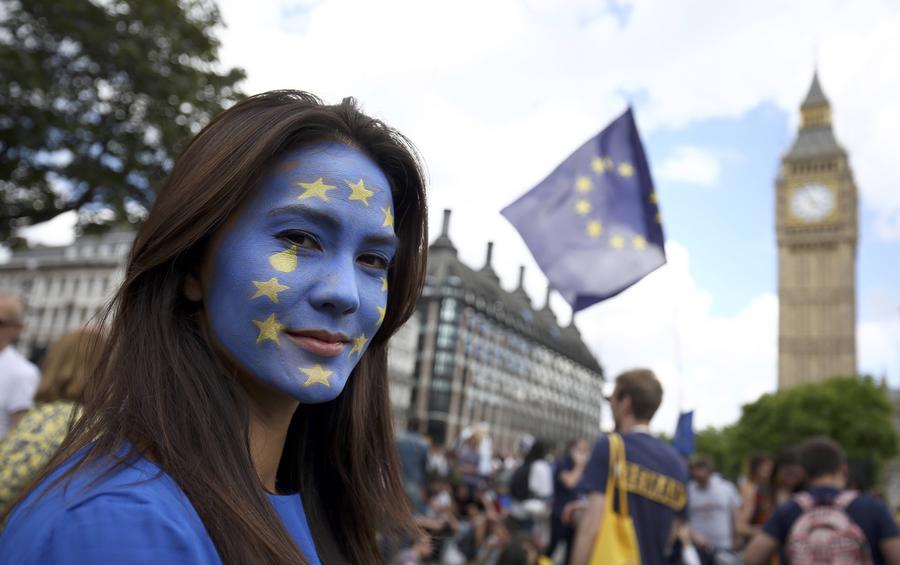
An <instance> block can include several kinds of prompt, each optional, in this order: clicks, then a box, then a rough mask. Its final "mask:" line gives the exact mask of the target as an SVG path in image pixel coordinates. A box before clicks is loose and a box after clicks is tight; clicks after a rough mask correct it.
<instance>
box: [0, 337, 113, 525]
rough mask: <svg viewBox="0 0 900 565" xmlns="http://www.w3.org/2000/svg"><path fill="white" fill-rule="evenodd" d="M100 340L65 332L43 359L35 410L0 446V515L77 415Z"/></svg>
mask: <svg viewBox="0 0 900 565" xmlns="http://www.w3.org/2000/svg"><path fill="white" fill-rule="evenodd" d="M99 336H100V334H99V333H98V332H96V331H94V330H88V329H80V330H76V331H73V332H69V333H67V334H65V335H64V336H62V337H61V338H60V339H59V341H57V342H56V343H55V344H54V345H53V347H51V348H50V351H48V352H47V355H46V357H44V361H43V363H41V382H40V385H39V386H38V389H37V392H36V393H35V395H34V400H35V403H36V404H35V406H34V407H33V408H32V409H31V410H29V411H28V412H27V413H26V414H25V415H24V416H23V418H22V420H21V421H20V422H19V424H18V425H17V426H16V427H15V428H13V429H12V430H11V431H10V432H9V434H8V435H6V436H5V437H4V438H3V440H2V441H0V510H2V509H3V508H5V507H6V505H7V504H8V503H9V501H10V500H12V499H13V497H15V496H16V495H17V494H18V493H19V492H20V491H21V490H22V488H23V487H24V486H25V485H26V484H27V483H28V481H29V480H30V479H31V478H32V477H34V475H35V474H37V472H38V471H40V470H41V469H42V468H43V467H44V465H46V464H47V461H48V460H49V459H50V457H51V456H52V455H53V454H54V453H55V452H56V450H57V449H58V448H59V446H60V444H62V441H63V439H65V437H66V432H67V431H68V428H69V422H70V421H71V420H72V419H73V417H77V415H78V413H80V404H81V395H82V393H83V392H84V386H85V384H86V383H87V381H88V380H89V378H90V375H91V374H92V373H93V370H94V368H95V367H96V366H97V364H98V362H99V355H98V352H99V343H98V340H99Z"/></svg>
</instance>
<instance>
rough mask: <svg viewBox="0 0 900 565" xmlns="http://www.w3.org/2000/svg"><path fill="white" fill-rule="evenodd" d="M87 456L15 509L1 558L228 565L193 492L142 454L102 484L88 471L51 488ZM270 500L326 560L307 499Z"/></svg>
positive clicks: (300, 540) (0, 539)
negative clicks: (310, 519) (318, 544)
mask: <svg viewBox="0 0 900 565" xmlns="http://www.w3.org/2000/svg"><path fill="white" fill-rule="evenodd" d="M80 457H81V455H80V454H77V455H75V456H73V457H72V458H71V459H69V460H68V461H67V462H66V463H64V464H63V465H61V466H60V467H59V468H58V469H56V470H55V471H54V472H53V473H52V474H51V475H50V476H49V477H48V478H47V479H46V480H45V481H44V482H42V483H41V484H40V485H39V486H38V488H37V489H35V490H34V491H32V493H31V494H29V495H28V497H27V498H26V499H25V500H24V501H22V503H20V504H19V505H18V506H17V507H16V508H15V510H13V512H12V513H11V514H10V517H9V521H8V522H7V524H6V526H5V528H4V529H3V532H2V534H0V562H2V563H15V564H22V565H31V564H35V565H37V564H57V563H64V564H73V565H74V564H103V563H153V564H157V563H190V564H204V565H205V564H209V565H212V564H220V563H221V562H222V561H221V559H219V554H218V552H217V551H216V547H215V544H213V542H212V539H210V537H209V534H208V533H207V532H206V528H205V527H204V525H203V522H202V521H201V520H200V516H198V515H197V512H196V511H195V510H194V507H193V506H192V505H191V503H190V501H189V500H188V498H187V496H185V494H184V492H182V490H181V488H179V487H178V485H177V484H176V483H175V481H174V480H172V478H171V477H169V476H168V475H167V474H166V473H163V472H162V471H161V470H160V468H159V467H157V466H156V465H154V464H153V463H151V462H150V461H148V460H147V459H144V458H139V459H137V460H135V461H134V462H133V463H131V464H130V465H127V466H124V467H122V468H121V469H120V470H117V471H116V472H115V473H113V474H110V475H108V476H106V477H103V478H102V479H100V480H99V481H98V480H97V478H98V477H99V476H100V475H101V474H102V471H103V469H101V468H99V467H92V468H88V469H82V470H79V471H78V472H77V473H76V474H75V475H74V476H73V477H72V481H71V482H65V481H63V482H62V483H59V484H56V485H54V486H53V487H51V488H49V489H47V488H46V485H48V484H50V481H52V480H53V479H55V478H56V477H58V476H59V475H60V474H61V473H63V472H65V470H66V469H68V468H70V467H71V466H72V465H73V464H74V463H75V461H77V460H79V459H80ZM44 491H46V492H44ZM39 493H43V496H37V495H38V494H39ZM269 501H270V502H271V503H272V506H273V507H274V508H275V510H276V512H278V515H279V516H280V517H281V521H282V522H283V523H284V526H285V528H286V529H287V531H288V532H289V533H290V534H291V536H293V538H294V541H295V542H296V544H297V547H298V548H299V549H300V551H301V553H303V555H305V556H306V559H307V560H308V561H309V562H310V563H312V564H313V565H320V561H319V558H318V555H317V553H316V547H315V543H314V542H313V538H312V532H311V531H310V529H309V524H308V523H307V521H306V514H305V512H304V510H303V502H302V501H301V498H300V496H299V495H297V494H294V495H284V496H276V495H269Z"/></svg>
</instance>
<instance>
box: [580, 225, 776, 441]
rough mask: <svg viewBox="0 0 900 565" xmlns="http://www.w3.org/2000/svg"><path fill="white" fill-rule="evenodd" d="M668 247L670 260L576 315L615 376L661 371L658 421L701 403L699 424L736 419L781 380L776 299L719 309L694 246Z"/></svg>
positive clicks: (670, 425) (666, 423) (669, 420)
mask: <svg viewBox="0 0 900 565" xmlns="http://www.w3.org/2000/svg"><path fill="white" fill-rule="evenodd" d="M666 254H667V256H668V264H667V265H666V266H664V267H662V268H661V269H659V270H658V271H656V272H654V273H652V274H650V275H649V276H647V277H646V278H645V279H644V280H642V281H641V282H640V283H638V284H637V285H635V286H633V287H632V288H630V289H628V290H627V291H625V292H624V293H622V294H621V295H620V296H619V297H617V298H616V299H614V300H610V301H608V302H603V303H601V304H599V305H597V306H594V307H592V308H590V309H588V310H586V311H585V312H584V313H580V314H578V315H577V316H576V322H577V323H578V326H579V327H580V328H582V333H583V336H584V337H585V339H586V341H587V342H588V344H589V345H591V347H592V348H593V349H594V351H595V352H596V353H597V354H598V357H599V358H600V360H601V362H602V363H603V364H604V367H605V368H606V370H607V374H608V376H609V377H610V378H614V377H615V375H616V374H618V373H619V372H621V371H624V370H627V369H630V368H634V367H649V368H651V369H653V370H654V372H656V373H657V375H658V376H659V377H660V380H661V381H662V382H663V386H664V388H665V391H666V394H665V398H664V400H663V405H662V407H661V408H660V410H659V412H658V413H657V416H656V417H655V418H654V421H653V426H654V428H656V429H659V430H663V431H667V432H668V433H670V434H671V433H673V432H674V426H675V422H676V418H677V416H678V412H679V410H681V409H684V410H688V409H695V410H696V412H695V415H694V422H695V426H696V427H698V428H700V427H704V426H707V425H723V424H727V423H730V422H733V421H734V420H736V419H737V418H738V416H740V406H741V405H742V404H744V403H747V402H751V401H753V400H755V399H756V398H757V397H759V395H760V394H762V393H764V392H767V391H770V390H773V389H774V388H775V386H776V363H777V341H776V336H777V328H778V300H777V298H776V297H775V296H774V295H772V294H765V295H761V296H758V297H757V298H755V299H754V300H752V301H751V302H750V304H748V305H747V306H746V307H745V308H744V309H743V310H741V311H740V312H738V313H737V314H735V315H734V316H714V315H712V314H711V306H712V302H713V298H712V296H710V294H709V293H708V292H706V291H705V290H703V289H701V288H698V286H697V284H696V282H695V281H694V280H693V278H692V276H691V274H690V260H689V253H688V250H687V249H686V248H685V247H684V246H683V245H681V244H679V243H677V242H673V241H669V242H668V243H667V244H666Z"/></svg>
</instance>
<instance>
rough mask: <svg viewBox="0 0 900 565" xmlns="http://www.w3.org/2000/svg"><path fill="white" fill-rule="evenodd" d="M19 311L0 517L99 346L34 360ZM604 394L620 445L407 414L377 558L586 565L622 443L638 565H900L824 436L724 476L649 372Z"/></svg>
mask: <svg viewBox="0 0 900 565" xmlns="http://www.w3.org/2000/svg"><path fill="white" fill-rule="evenodd" d="M23 314H24V303H23V302H22V300H21V298H20V297H18V296H15V295H10V294H0V332H2V333H0V338H2V339H0V372H2V378H0V387H3V395H2V396H0V398H2V400H3V403H4V404H3V407H2V412H0V425H2V426H4V428H5V432H4V434H3V437H2V438H0V510H2V509H3V508H4V507H5V506H6V505H8V504H9V503H10V502H11V501H13V500H15V499H16V498H17V496H18V495H19V494H20V493H21V490H22V489H23V488H24V487H25V486H26V485H27V484H28V482H29V481H30V480H31V479H32V478H33V477H34V476H36V474H37V473H38V472H39V471H40V470H41V468H42V467H43V466H44V465H45V464H46V463H47V461H48V460H50V458H51V457H52V456H53V454H54V452H55V451H56V450H57V449H58V448H59V446H60V444H61V442H62V441H63V438H64V437H65V435H66V431H67V429H68V426H69V425H70V424H71V422H72V421H73V420H74V419H76V418H77V417H78V416H79V414H80V412H81V407H80V399H81V395H82V393H83V390H84V387H85V383H86V381H87V380H88V378H89V377H88V375H87V374H86V368H87V367H91V366H94V365H96V363H97V362H98V359H97V355H98V352H99V351H100V348H99V339H100V337H99V334H98V332H96V331H92V330H91V329H89V328H85V329H81V330H78V331H74V332H71V333H69V334H66V335H65V336H63V337H62V338H61V339H60V340H59V341H58V342H57V343H56V344H54V345H53V346H52V347H51V348H50V349H49V351H48V352H47V354H46V355H45V356H44V358H43V360H42V362H41V367H40V369H39V368H38V367H36V366H34V365H32V364H31V363H30V362H28V361H27V360H25V359H24V358H23V357H22V356H21V355H19V354H18V353H17V352H16V351H15V348H14V347H13V346H12V345H11V343H12V341H13V340H14V339H15V338H16V336H17V335H18V334H19V333H20V332H21V329H22V327H23V323H24V321H23V320H24V315H23ZM606 400H607V401H608V402H609V406H610V409H611V412H612V416H613V419H614V421H615V424H616V433H615V436H617V437H618V438H619V440H614V439H613V437H612V434H607V435H603V436H601V437H600V438H599V439H595V438H574V439H573V440H572V441H570V442H569V443H568V444H567V445H565V446H548V445H546V444H545V443H544V442H543V441H541V440H540V439H535V438H534V437H532V436H528V435H526V436H523V437H522V438H521V440H520V441H519V444H518V446H517V448H516V449H515V450H510V451H496V450H494V449H493V446H492V441H491V437H490V429H489V427H488V425H487V424H479V425H475V426H472V427H471V428H468V429H466V430H464V431H463V433H462V435H461V436H460V437H459V438H458V439H457V441H456V442H454V443H453V444H452V445H451V446H450V447H446V446H444V445H442V444H439V443H433V442H431V441H430V440H429V439H428V438H427V437H426V436H425V435H423V434H422V433H421V432H420V430H422V429H423V422H421V421H420V420H418V419H417V418H411V419H410V420H409V426H408V430H407V431H403V432H400V433H398V434H397V437H396V447H397V454H398V456H399V461H400V471H401V476H402V481H403V489H404V492H405V495H406V498H407V500H408V502H409V505H410V507H411V508H412V510H413V513H414V516H415V521H416V525H417V526H418V530H417V531H418V534H417V535H413V536H409V535H407V536H405V537H401V538H397V539H393V540H390V541H389V540H388V539H387V538H385V540H384V541H383V543H382V550H381V551H382V555H383V558H384V560H385V561H386V562H388V563H393V564H396V565H425V564H446V565H462V564H478V565H513V564H516V565H518V564H538V563H545V564H547V563H557V564H575V565H587V564H589V563H591V564H595V563H597V562H598V561H597V556H596V555H594V553H595V551H596V548H595V546H596V545H597V543H598V536H599V535H600V532H601V531H602V529H603V519H604V516H605V510H606V505H607V498H608V497H610V496H611V495H613V496H615V488H612V489H611V488H610V487H611V485H612V486H613V487H616V486H617V485H618V483H616V484H612V483H610V477H611V475H610V469H611V467H610V458H611V457H613V458H614V456H615V450H616V449H617V447H615V446H616V445H619V444H617V443H616V442H617V441H620V440H621V445H622V448H623V451H624V454H625V458H624V466H623V467H622V471H623V472H622V476H623V477H624V483H622V485H621V486H624V488H625V489H626V490H627V492H628V495H627V496H628V510H629V514H630V515H631V517H632V520H633V524H634V531H635V536H636V541H637V548H638V551H639V555H640V561H641V562H642V563H648V564H652V563H685V564H689V565H698V564H699V565H707V564H716V563H720V564H721V563H724V564H728V563H741V562H743V563H748V564H754V563H758V564H770V563H778V562H780V563H796V564H799V563H829V562H842V563H856V562H859V563H874V564H880V563H900V530H898V527H897V524H896V522H895V521H894V519H893V518H892V516H891V515H890V514H889V512H888V510H887V507H886V506H885V505H884V504H883V503H882V502H881V501H880V500H879V499H878V498H876V497H873V496H871V495H869V494H867V493H865V492H861V491H859V490H856V489H848V467H847V460H846V457H845V455H844V452H843V450H842V448H841V446H839V445H838V444H836V443H835V442H834V441H832V440H830V439H828V438H811V439H809V440H808V441H806V442H804V443H802V444H800V445H797V446H793V447H790V448H787V449H785V450H783V451H782V452H780V453H778V454H775V455H774V456H772V455H769V454H764V453H755V454H751V455H750V456H749V457H748V459H747V462H746V466H745V469H744V471H743V473H742V474H741V476H740V477H739V478H738V480H737V481H736V482H732V481H730V480H728V479H727V478H725V477H723V476H722V475H721V474H720V473H718V472H717V471H716V467H715V464H714V462H713V460H712V459H711V458H710V457H707V456H705V455H703V454H697V455H694V456H693V457H691V458H689V459H686V458H684V457H683V456H681V455H680V454H678V453H677V452H676V451H675V450H674V449H672V447H671V446H670V445H668V444H667V443H666V442H664V441H662V440H660V439H658V438H656V437H655V436H654V435H653V434H651V433H650V430H649V427H648V426H649V423H650V420H651V419H652V418H653V415H654V413H655V412H656V409H657V408H658V406H659V404H660V402H661V400H662V387H661V386H660V384H659V382H658V380H657V379H656V378H655V376H654V375H653V374H652V372H650V371H648V370H635V371H629V372H626V373H623V374H622V375H620V376H619V377H618V378H617V380H616V389H615V391H614V393H613V394H612V395H611V396H610V397H608V398H607V399H606ZM591 441H593V442H594V443H593V445H591V443H590V442H591ZM851 486H854V487H859V485H851ZM826 526H827V527H826ZM823 532H828V534H827V535H826V534H823ZM835 559H838V561H835Z"/></svg>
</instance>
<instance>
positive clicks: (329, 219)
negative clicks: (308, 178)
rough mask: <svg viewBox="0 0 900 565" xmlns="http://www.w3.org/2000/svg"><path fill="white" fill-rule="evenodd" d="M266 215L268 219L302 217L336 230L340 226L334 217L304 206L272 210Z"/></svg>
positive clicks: (281, 207)
mask: <svg viewBox="0 0 900 565" xmlns="http://www.w3.org/2000/svg"><path fill="white" fill-rule="evenodd" d="M266 215H267V216H269V217H270V218H274V217H277V216H302V217H303V218H305V219H308V220H313V221H314V222H317V223H320V224H325V226H326V227H329V228H337V227H339V225H340V222H339V221H338V219H337V218H335V217H334V215H332V214H329V213H328V212H325V211H322V210H317V209H316V208H312V207H309V206H304V205H303V204H291V205H289V206H279V207H278V208H272V209H271V210H269V211H268V213H266Z"/></svg>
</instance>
